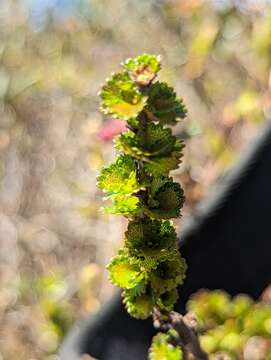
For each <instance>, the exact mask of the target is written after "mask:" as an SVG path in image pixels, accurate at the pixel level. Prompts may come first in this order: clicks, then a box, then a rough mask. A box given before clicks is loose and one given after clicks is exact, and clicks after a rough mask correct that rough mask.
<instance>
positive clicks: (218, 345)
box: [187, 290, 271, 360]
mask: <svg viewBox="0 0 271 360" xmlns="http://www.w3.org/2000/svg"><path fill="white" fill-rule="evenodd" d="M187 310H188V311H190V312H192V313H193V314H195V315H196V317H197V319H198V321H199V329H198V330H199V333H200V343H201V346H202V348H203V350H204V351H206V352H207V353H208V354H209V357H210V359H220V358H219V354H220V356H222V354H223V356H224V357H222V359H229V360H235V359H240V360H241V359H255V360H256V359H257V360H266V359H269V358H271V304H268V303H264V302H258V303H255V302H254V301H253V300H252V299H251V298H250V297H249V296H247V295H243V294H240V295H237V296H235V297H234V298H231V297H230V296H229V295H228V294H227V293H226V292H224V291H222V290H215V291H207V290H202V291H200V292H198V293H196V294H195V295H193V296H192V297H191V299H190V300H189V302H188V303H187Z"/></svg>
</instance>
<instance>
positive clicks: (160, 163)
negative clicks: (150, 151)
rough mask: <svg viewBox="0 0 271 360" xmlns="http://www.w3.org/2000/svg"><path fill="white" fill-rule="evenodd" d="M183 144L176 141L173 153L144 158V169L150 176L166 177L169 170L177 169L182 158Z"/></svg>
mask: <svg viewBox="0 0 271 360" xmlns="http://www.w3.org/2000/svg"><path fill="white" fill-rule="evenodd" d="M183 148H184V143H183V142H182V141H179V140H177V141H176V144H175V146H174V148H173V151H172V152H171V153H170V154H169V155H166V156H162V157H152V158H148V159H146V158H145V161H144V168H145V170H146V171H147V172H148V173H150V174H161V175H167V174H168V173H169V172H170V171H171V170H175V169H178V167H179V165H180V163H181V159H182V157H183V153H182V150H183Z"/></svg>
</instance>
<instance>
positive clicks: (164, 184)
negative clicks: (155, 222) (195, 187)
mask: <svg viewBox="0 0 271 360" xmlns="http://www.w3.org/2000/svg"><path fill="white" fill-rule="evenodd" d="M183 202H184V194H183V190H182V188H181V186H180V184H178V183H176V182H173V180H172V178H168V177H165V176H155V177H154V178H153V180H152V183H151V186H150V197H149V199H148V201H147V206H144V212H145V214H147V215H148V216H150V217H152V218H156V219H170V218H176V217H178V216H180V209H181V207H182V205H183Z"/></svg>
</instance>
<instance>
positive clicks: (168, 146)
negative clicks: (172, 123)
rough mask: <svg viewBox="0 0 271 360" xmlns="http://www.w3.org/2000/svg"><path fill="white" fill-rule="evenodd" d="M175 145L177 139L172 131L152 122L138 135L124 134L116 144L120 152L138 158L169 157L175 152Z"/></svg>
mask: <svg viewBox="0 0 271 360" xmlns="http://www.w3.org/2000/svg"><path fill="white" fill-rule="evenodd" d="M175 144H176V137H175V136H173V135H172V132H171V129H168V128H163V126H161V125H160V124H154V123H151V122H148V123H147V124H146V126H145V127H144V128H139V130H138V131H137V133H134V132H132V131H126V132H124V133H122V134H121V135H119V137H118V138H117V139H116V142H115V146H116V148H117V149H118V150H120V151H123V152H124V153H126V154H130V155H132V156H134V157H136V158H140V157H157V156H159V157H160V156H165V155H168V154H170V153H171V152H172V151H173V150H174V146H175Z"/></svg>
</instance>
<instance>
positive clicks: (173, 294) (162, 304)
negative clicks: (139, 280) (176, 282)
mask: <svg viewBox="0 0 271 360" xmlns="http://www.w3.org/2000/svg"><path fill="white" fill-rule="evenodd" d="M178 298H179V294H178V291H177V289H176V288H174V289H172V290H170V291H167V292H165V293H163V294H162V295H160V297H159V298H158V300H157V305H158V306H159V308H160V310H162V311H167V312H169V311H171V310H172V309H173V307H174V305H175V304H176V302H177V300H178Z"/></svg>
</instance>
